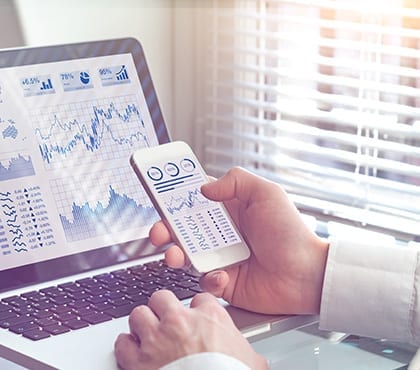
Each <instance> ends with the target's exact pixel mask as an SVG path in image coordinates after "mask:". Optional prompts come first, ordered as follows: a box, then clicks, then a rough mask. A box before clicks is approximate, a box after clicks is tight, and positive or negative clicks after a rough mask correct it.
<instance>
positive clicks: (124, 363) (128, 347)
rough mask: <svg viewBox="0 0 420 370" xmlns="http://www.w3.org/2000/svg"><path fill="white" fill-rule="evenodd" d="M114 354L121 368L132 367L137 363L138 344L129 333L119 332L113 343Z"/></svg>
mask: <svg viewBox="0 0 420 370" xmlns="http://www.w3.org/2000/svg"><path fill="white" fill-rule="evenodd" d="M114 354H115V358H116V360H117V363H118V365H119V366H120V367H121V368H122V369H134V368H135V367H136V365H137V364H138V363H139V344H138V342H137V341H136V340H135V338H133V336H132V335H131V334H120V335H119V336H118V337H117V339H116V341H115V343H114Z"/></svg>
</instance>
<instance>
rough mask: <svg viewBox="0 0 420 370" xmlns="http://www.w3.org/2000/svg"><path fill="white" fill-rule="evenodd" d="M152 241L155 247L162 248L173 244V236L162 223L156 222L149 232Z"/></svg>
mask: <svg viewBox="0 0 420 370" xmlns="http://www.w3.org/2000/svg"><path fill="white" fill-rule="evenodd" d="M149 237H150V241H151V242H152V244H153V245H156V246H157V247H161V246H163V245H165V244H168V243H170V242H171V234H170V233H169V230H168V228H167V227H166V226H165V224H164V223H163V222H162V221H159V222H156V223H155V224H154V225H153V226H152V228H151V229H150V231H149Z"/></svg>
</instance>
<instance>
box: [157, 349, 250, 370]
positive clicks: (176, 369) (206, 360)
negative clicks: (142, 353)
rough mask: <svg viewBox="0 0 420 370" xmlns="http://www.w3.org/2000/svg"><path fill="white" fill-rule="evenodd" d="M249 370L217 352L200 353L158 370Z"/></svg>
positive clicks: (238, 362)
mask: <svg viewBox="0 0 420 370" xmlns="http://www.w3.org/2000/svg"><path fill="white" fill-rule="evenodd" d="M197 369H200V370H220V369H226V370H251V369H250V368H249V367H248V366H246V365H245V364H244V363H242V362H241V361H239V360H237V359H235V358H233V357H230V356H228V355H225V354H223V353H218V352H202V353H196V354H193V355H189V356H186V357H182V358H180V359H178V360H176V361H173V362H171V363H169V364H167V365H165V366H163V367H161V368H160V370H197Z"/></svg>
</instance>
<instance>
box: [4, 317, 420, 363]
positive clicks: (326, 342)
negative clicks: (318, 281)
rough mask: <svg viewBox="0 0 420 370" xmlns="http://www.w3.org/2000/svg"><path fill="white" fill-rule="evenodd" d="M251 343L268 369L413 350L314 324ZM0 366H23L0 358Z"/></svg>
mask: <svg viewBox="0 0 420 370" xmlns="http://www.w3.org/2000/svg"><path fill="white" fill-rule="evenodd" d="M252 346H253V347H254V348H255V350H256V351H257V352H259V353H261V354H262V355H264V356H265V357H266V358H267V359H268V361H269V364H270V369H271V370H404V369H407V363H408V362H409V361H410V360H411V359H412V358H413V356H414V354H415V352H416V348H415V347H413V346H410V345H406V344H401V343H395V342H389V341H386V340H376V339H368V338H361V337H357V336H348V337H347V338H346V339H344V340H342V341H341V342H337V341H334V340H331V335H330V333H328V332H325V331H320V330H318V324H310V325H307V326H304V327H302V328H299V329H295V330H290V331H287V332H284V333H280V334H276V335H273V336H271V337H268V338H264V339H261V340H258V341H256V342H253V343H252ZM418 368H419V369H420V364H419V367H418ZM0 369H2V370H23V369H24V368H23V367H21V366H19V365H16V364H14V363H12V362H9V361H7V360H4V359H1V358H0ZM92 370H95V369H92ZM98 370H99V369H98Z"/></svg>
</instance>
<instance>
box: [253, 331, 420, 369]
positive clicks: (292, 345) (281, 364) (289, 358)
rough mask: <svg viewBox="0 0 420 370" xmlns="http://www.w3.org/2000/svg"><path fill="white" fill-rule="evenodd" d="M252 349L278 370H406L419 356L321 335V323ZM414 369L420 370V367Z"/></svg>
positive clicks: (382, 344) (411, 350) (389, 345)
mask: <svg viewBox="0 0 420 370" xmlns="http://www.w3.org/2000/svg"><path fill="white" fill-rule="evenodd" d="M252 346H253V347H254V349H255V350H256V351H257V352H258V353H261V354H262V355H264V356H265V357H266V358H267V360H268V362H269V365H270V369H275V370H277V369H278V370H280V369H282V370H284V369H287V370H290V369H292V370H293V369H296V370H385V369H386V370H403V369H408V363H410V361H411V360H412V359H413V357H414V355H415V353H416V348H415V347H414V346H411V345H409V344H403V343H397V342H391V341H387V340H383V339H371V338H365V337H359V336H355V335H348V336H345V335H343V334H340V333H331V332H326V331H321V330H319V329H318V323H315V324H311V325H308V326H304V327H301V328H299V329H294V330H290V331H287V332H283V333H280V334H276V335H273V336H271V337H268V338H264V339H261V340H258V341H256V342H253V343H252ZM419 360H420V359H417V362H419ZM414 369H420V363H418V364H417V367H414Z"/></svg>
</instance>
